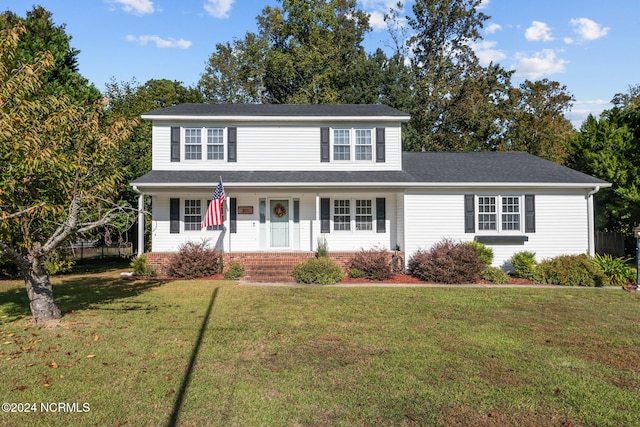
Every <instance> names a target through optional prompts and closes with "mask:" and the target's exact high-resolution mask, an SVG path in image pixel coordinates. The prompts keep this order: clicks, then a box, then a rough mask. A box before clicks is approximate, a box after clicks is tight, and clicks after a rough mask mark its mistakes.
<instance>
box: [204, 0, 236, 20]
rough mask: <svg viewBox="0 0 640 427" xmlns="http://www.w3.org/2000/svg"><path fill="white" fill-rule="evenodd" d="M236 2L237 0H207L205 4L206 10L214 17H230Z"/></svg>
mask: <svg viewBox="0 0 640 427" xmlns="http://www.w3.org/2000/svg"><path fill="white" fill-rule="evenodd" d="M234 2H235V0H207V1H206V2H205V4H204V10H206V11H207V13H208V14H209V15H211V16H213V17H214V18H220V19H223V18H228V17H229V11H230V10H231V6H232V5H233V3H234Z"/></svg>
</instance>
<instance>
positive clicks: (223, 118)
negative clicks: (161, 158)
mask: <svg viewBox="0 0 640 427" xmlns="http://www.w3.org/2000/svg"><path fill="white" fill-rule="evenodd" d="M141 117H142V118H143V119H145V120H152V121H162V122H176V121H188V122H195V121H224V122H243V123H244V122H256V121H260V122H327V121H332V122H356V121H357V122H403V123H406V122H408V121H409V119H410V118H411V117H410V116H408V115H407V116H305V115H301V116H263V115H252V116H210V115H201V116H200V115H155V114H143V115H142V116H141Z"/></svg>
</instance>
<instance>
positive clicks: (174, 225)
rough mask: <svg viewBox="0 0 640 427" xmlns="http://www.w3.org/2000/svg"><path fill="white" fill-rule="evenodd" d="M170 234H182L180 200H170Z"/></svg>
mask: <svg viewBox="0 0 640 427" xmlns="http://www.w3.org/2000/svg"><path fill="white" fill-rule="evenodd" d="M169 233H171V234H176V233H180V199H169Z"/></svg>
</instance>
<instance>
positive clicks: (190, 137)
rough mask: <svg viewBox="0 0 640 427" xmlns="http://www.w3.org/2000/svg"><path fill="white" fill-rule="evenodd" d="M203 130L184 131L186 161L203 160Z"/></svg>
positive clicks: (190, 129) (188, 129) (191, 129)
mask: <svg viewBox="0 0 640 427" xmlns="http://www.w3.org/2000/svg"><path fill="white" fill-rule="evenodd" d="M201 140H202V129H196V128H187V129H185V130H184V158H185V160H200V159H202V141H201Z"/></svg>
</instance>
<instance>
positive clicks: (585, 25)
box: [569, 18, 609, 41]
mask: <svg viewBox="0 0 640 427" xmlns="http://www.w3.org/2000/svg"><path fill="white" fill-rule="evenodd" d="M569 24H570V25H571V26H572V27H573V32H574V33H576V34H577V35H578V36H579V37H580V39H581V40H586V41H591V40H596V39H599V38H602V37H604V36H606V35H607V33H608V32H609V27H603V26H602V25H600V24H598V23H597V22H594V21H592V20H591V19H589V18H577V19H572V20H571V21H569Z"/></svg>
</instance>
